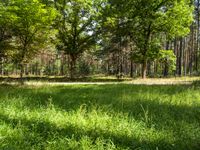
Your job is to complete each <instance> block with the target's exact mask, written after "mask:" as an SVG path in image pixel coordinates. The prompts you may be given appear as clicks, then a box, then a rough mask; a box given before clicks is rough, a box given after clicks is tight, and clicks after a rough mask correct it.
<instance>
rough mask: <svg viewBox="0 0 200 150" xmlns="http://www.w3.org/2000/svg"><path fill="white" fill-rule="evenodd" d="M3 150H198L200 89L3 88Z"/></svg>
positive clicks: (0, 140)
mask: <svg viewBox="0 0 200 150" xmlns="http://www.w3.org/2000/svg"><path fill="white" fill-rule="evenodd" d="M0 149H2V150H3V149H6V150H10V149H11V150H15V149H16V150H18V149H19V150H22V149H23V150H26V149H27V150H30V149H35V150H38V149H45V150H54V149H55V150H62V149H63V150H79V149H80V150H104V149H105V150H114V149H118V150H122V149H130V150H132V149H134V150H199V149H200V86H199V84H198V82H197V83H196V84H176V85H159V84H157V85H136V84H124V83H121V84H104V85H95V84H94V85H86V84H75V85H45V84H44V85H42V84H41V85H23V86H19V85H6V84H2V85H0Z"/></svg>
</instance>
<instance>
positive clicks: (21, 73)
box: [20, 63, 24, 85]
mask: <svg viewBox="0 0 200 150" xmlns="http://www.w3.org/2000/svg"><path fill="white" fill-rule="evenodd" d="M23 69H24V67H23V64H22V63H20V84H21V85H23V84H24V80H23Z"/></svg>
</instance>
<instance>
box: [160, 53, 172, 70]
mask: <svg viewBox="0 0 200 150" xmlns="http://www.w3.org/2000/svg"><path fill="white" fill-rule="evenodd" d="M158 60H159V61H160V62H161V63H163V64H166V65H168V67H169V69H170V70H173V71H174V70H176V55H175V54H174V52H173V50H160V51H159V56H158Z"/></svg>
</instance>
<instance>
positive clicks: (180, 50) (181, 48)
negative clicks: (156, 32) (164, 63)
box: [178, 38, 183, 76]
mask: <svg viewBox="0 0 200 150" xmlns="http://www.w3.org/2000/svg"><path fill="white" fill-rule="evenodd" d="M182 53H183V38H180V48H179V67H178V68H179V69H178V74H179V76H181V75H182V55H183V54H182Z"/></svg>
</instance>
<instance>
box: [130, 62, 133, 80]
mask: <svg viewBox="0 0 200 150" xmlns="http://www.w3.org/2000/svg"><path fill="white" fill-rule="evenodd" d="M130 77H131V78H133V60H131V73H130Z"/></svg>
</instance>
